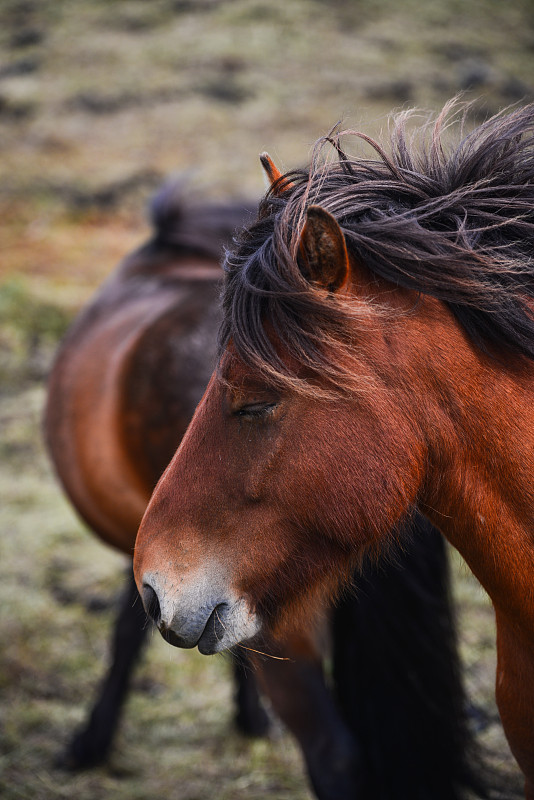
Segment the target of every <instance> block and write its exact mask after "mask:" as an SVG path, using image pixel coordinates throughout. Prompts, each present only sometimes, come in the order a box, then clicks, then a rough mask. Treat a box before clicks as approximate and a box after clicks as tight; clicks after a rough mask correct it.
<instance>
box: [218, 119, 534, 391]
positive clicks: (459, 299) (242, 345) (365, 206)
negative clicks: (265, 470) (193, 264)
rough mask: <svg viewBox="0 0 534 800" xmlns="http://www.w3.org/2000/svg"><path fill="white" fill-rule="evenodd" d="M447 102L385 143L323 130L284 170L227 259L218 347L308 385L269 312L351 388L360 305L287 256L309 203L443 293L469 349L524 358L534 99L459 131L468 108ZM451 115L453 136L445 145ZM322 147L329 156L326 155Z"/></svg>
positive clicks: (423, 287)
mask: <svg viewBox="0 0 534 800" xmlns="http://www.w3.org/2000/svg"><path fill="white" fill-rule="evenodd" d="M454 109H455V106H454V104H448V106H446V107H445V108H444V110H443V111H442V113H441V114H440V116H439V117H438V118H437V120H436V121H435V122H434V123H433V124H429V123H426V124H424V125H423V126H422V127H421V126H420V128H419V131H418V132H417V133H415V134H412V135H410V134H409V133H408V130H407V129H408V124H407V123H408V122H409V120H410V119H412V118H413V112H412V113H403V114H401V115H399V116H397V117H396V118H395V122H394V127H393V131H392V135H391V141H390V145H389V148H388V151H387V152H386V151H385V150H384V149H382V147H381V146H380V145H379V144H377V143H376V142H374V141H372V140H370V139H369V138H368V137H366V136H365V135H364V134H360V133H357V132H354V131H347V132H343V133H334V134H331V135H330V136H328V137H325V138H324V139H322V140H319V142H318V143H317V145H316V147H315V150H314V157H313V159H312V163H311V166H310V167H309V169H306V170H298V171H294V172H291V173H287V175H285V176H284V177H283V179H281V183H283V184H286V183H287V184H289V183H290V184H291V185H290V187H289V188H288V189H286V190H285V191H282V192H279V196H277V195H276V187H275V191H274V192H273V191H270V192H269V193H268V194H267V195H266V197H265V198H264V199H263V201H262V203H261V205H260V210H259V216H258V218H257V220H256V221H255V222H254V223H253V224H252V225H250V226H249V227H248V228H246V229H245V230H244V231H243V232H242V233H241V234H240V235H239V237H238V238H237V240H236V242H235V248H234V250H233V251H231V252H230V253H228V255H227V259H226V265H225V269H226V285H225V293H224V321H223V325H222V329H221V337H220V343H221V351H222V349H224V347H225V346H226V344H227V343H228V341H229V340H230V339H231V340H232V342H233V345H234V347H235V348H236V350H237V352H238V355H239V356H240V357H241V358H242V359H243V360H244V361H245V362H246V363H248V364H249V365H251V366H253V367H254V368H256V369H258V368H259V369H261V370H263V371H264V372H268V373H270V374H271V377H272V378H273V379H274V380H277V381H280V382H282V383H285V384H287V383H288V382H290V383H294V385H295V386H296V387H297V388H299V387H300V389H301V390H304V391H306V386H305V385H304V383H303V382H301V381H294V377H293V376H292V375H291V374H290V373H289V372H288V368H287V367H285V366H284V364H283V363H282V361H281V360H280V359H279V357H278V356H277V354H276V351H275V350H274V348H273V346H272V344H271V342H270V340H269V338H268V335H267V333H266V332H265V329H264V326H263V321H264V319H268V320H269V324H270V326H272V330H274V332H275V334H276V335H277V337H278V338H279V339H280V340H281V342H282V343H283V345H284V346H285V348H286V349H287V351H288V352H289V354H290V356H291V357H292V358H293V359H296V361H297V363H299V364H301V365H303V366H305V367H307V368H309V369H310V370H311V371H312V372H313V373H315V374H320V375H321V376H322V378H323V379H324V378H326V379H327V380H329V381H330V382H331V383H332V385H336V386H338V387H341V388H343V387H345V388H349V386H350V376H348V375H347V371H346V369H344V368H343V366H342V362H343V360H344V359H343V357H346V356H347V354H348V353H349V352H350V350H351V341H350V337H351V333H350V331H351V328H352V329H353V328H354V324H353V323H352V325H351V324H350V322H351V320H352V321H353V319H354V315H355V314H358V313H363V309H362V308H361V304H360V308H354V303H353V304H352V306H351V305H350V304H348V303H347V302H344V301H342V300H339V299H338V298H337V297H336V296H332V295H327V294H326V293H325V292H324V291H322V290H318V289H317V288H315V287H313V286H312V285H310V284H309V283H308V282H307V281H306V280H305V278H304V277H303V275H302V273H301V270H300V269H299V266H298V264H297V259H296V251H297V242H298V237H299V235H300V231H301V229H302V225H303V220H304V215H305V209H306V207H307V206H308V205H310V204H318V205H320V206H322V207H323V208H325V209H326V210H327V211H329V212H330V213H331V214H332V215H333V216H334V217H335V218H336V219H337V221H338V222H339V224H340V226H341V228H342V230H343V233H344V235H345V239H346V242H347V247H348V249H349V252H350V254H351V255H352V256H353V257H354V258H355V259H356V260H357V261H360V262H361V263H364V264H365V265H366V266H367V267H368V268H369V269H370V270H372V271H373V272H374V273H376V274H377V275H379V276H381V277H383V278H385V279H387V280H389V281H391V282H392V283H393V284H395V285H398V286H401V287H405V288H409V289H413V290H416V291H418V292H421V293H424V294H428V295H431V296H433V297H435V298H438V299H440V300H442V301H444V302H445V303H446V304H447V305H448V306H449V308H450V309H451V310H452V312H453V313H454V315H455V316H456V318H457V319H458V321H459V322H460V323H461V325H462V326H463V327H464V329H465V330H466V332H467V334H468V335H469V336H470V337H471V339H472V341H473V342H474V343H475V344H476V345H477V346H478V347H482V348H484V349H487V350H490V351H491V352H493V353H495V354H497V355H500V354H505V353H514V354H520V355H522V356H526V357H528V358H531V359H534V316H533V311H532V309H533V305H532V303H531V299H532V298H533V297H534V260H533V258H534V105H529V106H527V107H525V108H521V109H517V110H514V111H512V112H511V113H508V114H500V115H497V116H495V117H493V118H492V119H490V120H489V121H488V122H486V123H484V124H483V125H481V126H480V127H478V128H477V129H476V130H474V131H473V132H471V133H468V134H467V135H465V136H463V124H464V122H465V112H464V114H463V115H462V114H460V115H458V114H455V113H454ZM451 117H452V122H451ZM454 117H456V119H454ZM458 117H459V119H458ZM452 123H454V125H456V126H458V127H459V128H460V137H459V142H458V143H457V144H456V145H447V140H448V139H449V129H450V128H451V126H452ZM347 136H350V137H352V139H355V138H357V139H359V140H362V139H363V140H364V141H366V142H368V143H369V144H370V145H371V147H373V149H374V150H375V151H376V153H377V154H378V158H375V159H364V158H355V157H351V156H349V155H347V154H346V152H345V151H344V149H342V146H341V142H342V137H347ZM325 147H328V148H331V149H333V152H334V155H335V158H334V160H331V161H330V163H328V162H326V163H325V161H324V160H323V153H324V151H325Z"/></svg>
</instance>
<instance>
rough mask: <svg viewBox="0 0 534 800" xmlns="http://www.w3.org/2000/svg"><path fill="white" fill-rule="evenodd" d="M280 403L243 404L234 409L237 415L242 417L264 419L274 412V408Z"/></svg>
mask: <svg viewBox="0 0 534 800" xmlns="http://www.w3.org/2000/svg"><path fill="white" fill-rule="evenodd" d="M277 405H278V403H272V402H271V403H250V404H249V405H246V406H241V408H238V409H236V410H235V411H234V416H235V417H240V419H248V420H255V419H262V418H265V417H267V416H268V415H269V414H272V412H273V411H274V409H275V408H276V406H277Z"/></svg>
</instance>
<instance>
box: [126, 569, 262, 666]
mask: <svg viewBox="0 0 534 800" xmlns="http://www.w3.org/2000/svg"><path fill="white" fill-rule="evenodd" d="M214 572H215V571H212V570H209V571H208V570H203V571H202V573H199V574H197V575H190V574H188V575H187V576H184V577H182V578H181V579H179V580H178V582H175V581H173V580H172V579H171V578H169V576H168V575H165V574H164V573H162V572H159V571H156V570H154V571H151V572H147V573H145V574H144V575H143V586H142V590H141V597H142V598H143V604H144V606H145V610H146V612H147V614H148V615H149V616H150V617H151V618H152V619H153V621H154V622H155V624H156V625H157V627H158V629H159V631H160V633H161V635H162V636H163V638H164V639H165V641H167V642H168V643H169V644H172V645H174V646H175V647H183V648H187V649H190V648H193V647H198V649H199V651H200V652H201V653H202V654H203V655H213V654H214V653H220V652H222V651H223V650H228V649H229V648H231V647H233V646H234V645H237V644H240V643H241V642H243V641H246V640H248V639H251V638H252V637H253V636H255V635H256V634H257V633H258V632H259V630H260V628H261V622H260V619H259V617H258V616H257V614H256V613H255V612H254V611H252V610H251V608H250V607H249V605H248V603H247V601H246V600H245V598H243V597H238V596H237V595H234V594H233V593H232V592H231V591H229V590H228V588H227V587H225V588H223V586H222V585H221V583H222V582H221V580H220V578H219V580H217V579H216V577H215V575H214ZM210 573H211V575H210ZM215 574H216V573H215ZM214 578H215V579H214Z"/></svg>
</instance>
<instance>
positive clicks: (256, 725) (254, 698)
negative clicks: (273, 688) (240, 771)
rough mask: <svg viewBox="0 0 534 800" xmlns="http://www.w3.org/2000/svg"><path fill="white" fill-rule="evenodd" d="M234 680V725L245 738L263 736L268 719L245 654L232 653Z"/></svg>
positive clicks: (251, 668) (267, 726)
mask: <svg viewBox="0 0 534 800" xmlns="http://www.w3.org/2000/svg"><path fill="white" fill-rule="evenodd" d="M232 665H233V670H234V680H235V704H236V716H235V721H236V725H237V727H238V728H239V730H240V731H241V733H244V734H246V735H247V736H264V735H265V734H266V733H267V731H268V730H269V717H268V716H267V713H266V712H265V709H264V708H263V706H262V703H261V698H260V693H259V691H258V683H257V681H256V676H255V671H254V668H253V666H252V664H251V663H250V660H249V658H248V656H247V655H245V653H240V654H237V653H232Z"/></svg>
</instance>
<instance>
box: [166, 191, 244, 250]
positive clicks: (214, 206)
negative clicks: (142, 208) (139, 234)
mask: <svg viewBox="0 0 534 800" xmlns="http://www.w3.org/2000/svg"><path fill="white" fill-rule="evenodd" d="M186 194H187V186H186V185H185V182H184V181H183V180H180V179H178V180H176V179H175V180H170V181H168V182H167V183H165V184H163V186H162V187H161V188H160V189H159V190H158V192H157V193H156V195H155V196H154V198H153V200H152V203H151V206H150V215H151V219H152V225H153V229H154V244H155V245H156V246H157V247H159V248H161V247H169V248H172V249H173V250H179V251H180V252H184V251H185V252H191V253H197V254H199V255H202V256H208V257H209V258H214V259H217V260H218V259H220V258H222V256H223V254H224V248H225V247H226V246H227V244H228V242H229V241H230V240H231V238H232V236H233V235H234V234H235V232H236V231H237V230H238V229H240V228H242V227H243V225H245V224H246V223H248V222H250V221H251V219H252V215H251V212H250V209H251V208H253V207H254V203H252V202H250V201H249V202H239V201H235V202H233V203H228V202H226V203H198V202H196V203H195V202H194V201H191V200H190V199H189V198H188V197H187V196H186Z"/></svg>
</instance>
